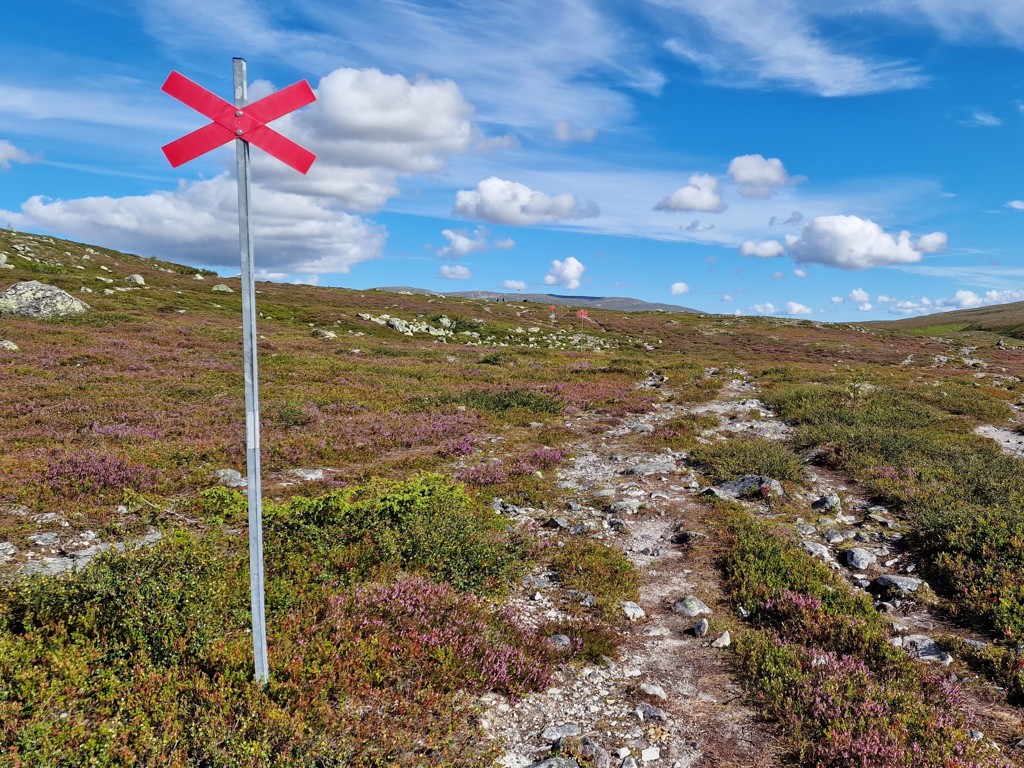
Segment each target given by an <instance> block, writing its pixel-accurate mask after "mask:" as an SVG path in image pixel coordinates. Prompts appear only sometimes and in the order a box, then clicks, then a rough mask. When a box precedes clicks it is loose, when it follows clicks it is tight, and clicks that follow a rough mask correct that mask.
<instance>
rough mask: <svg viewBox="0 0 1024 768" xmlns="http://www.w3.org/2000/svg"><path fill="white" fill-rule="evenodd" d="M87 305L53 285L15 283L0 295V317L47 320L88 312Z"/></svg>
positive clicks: (30, 282)
mask: <svg viewBox="0 0 1024 768" xmlns="http://www.w3.org/2000/svg"><path fill="white" fill-rule="evenodd" d="M88 309H89V305H88V304H86V303H85V302H84V301H81V300H79V299H76V298H75V297H74V296H72V295H71V294H70V293H68V292H67V291H62V290H61V289H60V288H58V287H57V286H55V285H46V284H45V283H40V282H39V281H38V280H29V281H27V282H24V283H15V284H14V285H12V286H11V287H10V288H8V289H7V290H6V291H4V292H3V293H0V315H17V316H18V317H38V318H42V319H49V318H55V317H70V316H72V315H80V314H82V313H83V312H86V311H88Z"/></svg>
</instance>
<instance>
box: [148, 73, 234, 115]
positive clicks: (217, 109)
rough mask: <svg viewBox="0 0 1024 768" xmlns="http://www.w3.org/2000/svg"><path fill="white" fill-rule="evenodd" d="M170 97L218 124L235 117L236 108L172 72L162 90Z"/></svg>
mask: <svg viewBox="0 0 1024 768" xmlns="http://www.w3.org/2000/svg"><path fill="white" fill-rule="evenodd" d="M160 90H162V91H163V92H164V93H166V94H167V95H168V96H173V97H174V98H176V99H177V100H178V101H180V102H181V103H183V104H186V105H187V106H190V107H192V109H194V110H195V111H196V112H198V113H199V114H200V115H204V116H205V117H208V118H210V119H211V120H214V121H216V122H220V121H221V120H224V119H227V118H230V117H233V116H234V114H235V108H234V107H233V106H232V105H231V104H229V103H228V102H226V101H224V99H222V98H221V97H220V96H218V95H217V94H215V93H210V91H208V90H206V89H205V88H203V86H201V85H199V83H194V82H192V81H191V80H189V79H188V78H187V77H185V76H184V75H181V74H178V73H177V72H171V74H169V75H168V76H167V79H166V80H165V81H164V84H163V87H162V88H161V89H160Z"/></svg>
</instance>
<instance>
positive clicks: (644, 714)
mask: <svg viewBox="0 0 1024 768" xmlns="http://www.w3.org/2000/svg"><path fill="white" fill-rule="evenodd" d="M634 711H635V712H636V716H637V717H638V718H640V719H641V720H657V721H658V722H659V723H667V722H668V712H666V711H665V710H664V709H662V708H661V707H656V706H654V705H653V704H640V705H638V706H637V708H636V710H634Z"/></svg>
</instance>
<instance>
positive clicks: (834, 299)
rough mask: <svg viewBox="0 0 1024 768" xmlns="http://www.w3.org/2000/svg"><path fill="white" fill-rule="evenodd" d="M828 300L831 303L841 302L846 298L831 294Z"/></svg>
mask: <svg viewBox="0 0 1024 768" xmlns="http://www.w3.org/2000/svg"><path fill="white" fill-rule="evenodd" d="M829 301H831V302H832V303H833V304H842V303H843V302H844V301H846V299H844V298H843V297H842V296H833V297H832V298H831V299H829Z"/></svg>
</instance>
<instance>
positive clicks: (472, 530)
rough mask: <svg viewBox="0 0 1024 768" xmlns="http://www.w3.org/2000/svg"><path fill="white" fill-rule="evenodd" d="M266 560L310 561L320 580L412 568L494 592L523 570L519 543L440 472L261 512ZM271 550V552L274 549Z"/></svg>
mask: <svg viewBox="0 0 1024 768" xmlns="http://www.w3.org/2000/svg"><path fill="white" fill-rule="evenodd" d="M266 519H267V537H268V540H269V541H271V542H273V543H274V545H275V546H274V547H273V548H271V546H270V544H268V546H267V552H268V558H273V559H272V560H270V561H269V562H272V563H274V564H275V568H284V567H285V564H286V561H288V560H291V561H295V562H298V561H301V560H302V559H306V560H308V561H311V562H313V563H315V565H312V566H310V567H314V568H317V569H320V570H321V571H322V575H323V578H332V577H333V578H337V579H343V580H346V581H353V580H360V579H363V578H367V577H368V576H370V575H372V574H374V573H375V572H377V571H378V570H380V569H384V570H389V569H390V570H404V571H415V572H421V573H425V574H428V575H429V576H430V577H431V578H433V579H435V580H438V581H446V582H448V583H449V584H452V585H453V586H455V587H457V588H458V589H464V590H469V591H472V592H478V593H499V592H502V591H504V590H505V589H507V587H508V585H509V584H510V583H511V582H512V580H513V579H515V578H516V577H517V576H519V575H520V574H521V573H522V572H523V571H524V568H525V551H526V544H525V542H524V541H523V540H522V539H520V538H518V537H517V536H516V535H514V534H513V533H512V532H510V531H509V530H508V526H507V522H506V520H505V519H504V518H502V517H501V516H499V515H498V514H497V513H495V512H493V511H492V510H490V509H488V508H484V507H482V506H480V505H479V504H478V503H477V502H476V501H475V500H473V499H472V498H471V497H470V496H469V494H467V493H466V491H465V489H464V488H463V487H462V486H459V485H456V484H454V483H452V481H451V480H449V479H447V478H444V477H442V476H440V475H431V474H422V475H416V476H414V477H412V478H410V479H409V480H407V481H405V482H401V483H384V482H375V483H371V484H368V485H365V486H358V487H353V488H345V489H343V490H340V491H334V492H332V493H329V494H327V495H325V496H322V497H320V498H317V499H308V498H303V497H296V498H294V499H292V500H291V502H289V503H288V504H286V505H282V506H271V507H268V509H267V511H266ZM274 553H276V554H274Z"/></svg>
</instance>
